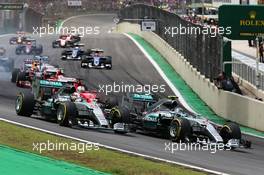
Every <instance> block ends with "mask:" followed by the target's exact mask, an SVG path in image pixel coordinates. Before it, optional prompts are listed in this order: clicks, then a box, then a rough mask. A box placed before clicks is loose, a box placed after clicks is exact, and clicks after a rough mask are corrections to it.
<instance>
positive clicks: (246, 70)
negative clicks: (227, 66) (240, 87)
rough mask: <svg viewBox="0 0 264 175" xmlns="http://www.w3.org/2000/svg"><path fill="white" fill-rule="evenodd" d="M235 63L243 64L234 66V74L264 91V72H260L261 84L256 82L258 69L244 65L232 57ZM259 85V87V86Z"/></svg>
mask: <svg viewBox="0 0 264 175" xmlns="http://www.w3.org/2000/svg"><path fill="white" fill-rule="evenodd" d="M232 60H233V62H238V63H241V64H232V70H233V73H235V74H236V75H238V76H239V78H242V79H244V80H246V81H247V82H249V83H250V84H252V85H253V86H255V87H256V88H258V89H261V90H264V72H263V71H261V70H259V82H257V80H256V68H255V67H252V66H249V65H247V64H244V63H242V62H241V61H240V60H239V59H236V58H235V57H232ZM257 84H259V85H257Z"/></svg>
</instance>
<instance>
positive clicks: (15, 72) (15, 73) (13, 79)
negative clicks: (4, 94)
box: [11, 69, 20, 83]
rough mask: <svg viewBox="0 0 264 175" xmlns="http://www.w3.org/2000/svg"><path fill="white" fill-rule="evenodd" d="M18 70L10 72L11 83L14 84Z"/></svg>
mask: <svg viewBox="0 0 264 175" xmlns="http://www.w3.org/2000/svg"><path fill="white" fill-rule="evenodd" d="M19 71H20V70H19V69H14V70H13V71H12V77H11V82H12V83H15V82H16V80H17V75H18V73H19Z"/></svg>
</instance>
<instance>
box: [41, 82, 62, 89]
mask: <svg viewBox="0 0 264 175" xmlns="http://www.w3.org/2000/svg"><path fill="white" fill-rule="evenodd" d="M39 86H40V87H46V88H62V87H63V83H62V82H59V81H49V80H39Z"/></svg>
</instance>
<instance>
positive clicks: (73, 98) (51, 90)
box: [16, 79, 127, 133]
mask: <svg viewBox="0 0 264 175" xmlns="http://www.w3.org/2000/svg"><path fill="white" fill-rule="evenodd" d="M107 107H111V104H110V103H99V102H98V100H97V96H96V93H93V92H87V91H84V87H82V86H72V85H68V84H65V85H63V84H62V83H61V82H58V81H47V80H38V79H36V80H35V81H33V85H32V93H31V92H20V93H19V94H18V96H17V100H16V113H17V115H20V116H31V115H32V114H37V115H40V116H41V117H43V118H45V119H47V120H57V122H58V124H59V125H61V126H70V127H71V126H74V125H83V126H85V125H86V127H88V128H96V129H108V130H114V131H116V132H118V133H126V132H127V130H126V129H125V124H124V123H113V122H112V120H111V119H110V118H109V117H108V116H107V115H106V113H105V111H107Z"/></svg>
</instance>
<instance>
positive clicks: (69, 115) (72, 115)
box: [57, 102, 78, 127]
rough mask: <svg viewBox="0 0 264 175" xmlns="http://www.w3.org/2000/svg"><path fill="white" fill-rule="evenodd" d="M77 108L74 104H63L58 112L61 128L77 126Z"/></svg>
mask: <svg viewBox="0 0 264 175" xmlns="http://www.w3.org/2000/svg"><path fill="white" fill-rule="evenodd" d="M76 116H77V108H76V106H75V104H74V103H72V102H65V103H61V104H60V105H59V107H58V110H57V122H58V124H59V125H60V126H69V127H72V126H74V125H77V124H78V122H77V120H76Z"/></svg>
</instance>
